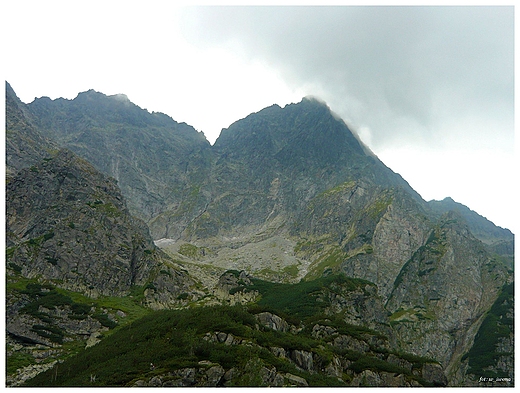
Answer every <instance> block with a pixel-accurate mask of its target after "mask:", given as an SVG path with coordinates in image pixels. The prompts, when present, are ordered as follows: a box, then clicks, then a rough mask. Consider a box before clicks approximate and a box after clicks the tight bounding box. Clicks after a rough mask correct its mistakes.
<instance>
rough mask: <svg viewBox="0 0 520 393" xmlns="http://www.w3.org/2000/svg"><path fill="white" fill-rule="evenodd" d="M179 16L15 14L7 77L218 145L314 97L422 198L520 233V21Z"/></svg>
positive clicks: (456, 11)
mask: <svg viewBox="0 0 520 393" xmlns="http://www.w3.org/2000/svg"><path fill="white" fill-rule="evenodd" d="M169 3H171V2H167V1H164V2H159V1H154V0H147V1H146V2H144V1H139V2H137V1H124V2H123V1H110V0H103V1H95V0H90V1H24V0H17V1H14V0H10V1H4V2H3V3H2V14H3V16H4V20H3V23H2V24H3V29H4V31H3V33H2V37H3V38H2V39H3V41H4V45H3V46H4V48H3V49H2V50H3V51H4V60H3V61H2V62H3V63H4V64H3V67H4V70H5V79H6V80H7V81H8V82H9V83H10V84H11V86H12V87H13V89H14V90H15V92H16V93H17V94H18V96H19V97H20V99H21V100H22V101H24V102H26V103H28V102H31V101H32V100H33V99H34V98H35V97H41V96H48V97H51V98H58V97H64V98H69V99H72V98H74V97H76V96H77V94H78V93H79V92H82V91H86V90H88V89H95V90H97V91H100V92H102V93H105V94H107V95H111V94H118V93H123V94H126V95H127V96H128V98H129V99H130V100H131V101H133V102H134V103H135V104H137V105H139V106H140V107H142V108H146V109H148V110H149V111H150V112H151V111H160V112H164V113H166V114H168V115H170V116H171V117H173V118H174V119H175V120H177V121H179V122H186V123H188V124H190V125H192V126H194V127H195V128H196V129H198V130H199V131H203V132H204V134H205V135H206V137H207V138H208V140H209V141H210V142H211V143H213V142H214V141H215V139H216V138H217V137H218V135H219V133H220V130H221V129H222V128H226V127H228V126H229V125H230V124H231V123H232V122H234V121H236V120H238V119H241V118H243V117H245V116H247V115H248V114H249V113H251V112H256V111H259V110H260V109H262V108H264V107H266V106H269V105H272V104H274V103H277V104H279V105H281V106H283V105H285V104H288V103H291V102H299V101H300V100H301V98H302V97H304V96H306V95H314V96H317V97H319V98H321V99H322V100H324V101H325V102H327V104H328V105H329V106H330V107H331V109H332V110H333V111H334V112H336V113H337V114H338V115H340V116H341V117H342V118H343V119H344V120H345V122H346V123H347V124H348V125H349V126H350V127H351V129H352V130H353V131H355V132H357V133H358V134H359V135H360V137H361V138H362V140H363V141H364V142H365V143H366V144H367V145H368V146H369V147H370V148H371V149H372V150H373V151H374V152H375V153H376V154H377V155H378V156H379V158H380V159H382V160H383V162H384V163H385V164H387V165H388V166H389V167H390V168H392V169H393V170H394V171H396V172H398V173H400V174H401V175H402V176H403V177H404V178H405V179H406V180H407V181H408V182H409V183H410V184H411V186H412V187H413V188H415V189H416V190H417V191H418V192H419V193H420V194H421V195H422V196H423V198H424V199H426V200H431V199H443V198H444V197H446V196H451V197H452V198H453V199H455V200H456V201H458V202H461V203H464V204H465V205H467V206H468V207H470V208H471V209H473V210H475V211H477V212H478V213H480V214H482V215H483V216H485V217H487V218H489V219H490V220H492V221H493V222H495V224H497V225H500V226H502V227H508V228H510V229H512V230H513V231H515V229H516V227H515V226H516V218H517V217H516V204H517V201H518V199H517V197H518V195H517V193H516V188H518V172H517V171H516V168H517V167H516V165H515V164H516V161H515V155H514V144H515V142H514V141H515V140H514V8H513V7H511V6H506V7H355V6H336V7H280V6H275V7H183V8H177V7H173V6H171V5H168V4H169ZM513 212H515V214H513Z"/></svg>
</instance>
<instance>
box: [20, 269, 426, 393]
mask: <svg viewBox="0 0 520 393" xmlns="http://www.w3.org/2000/svg"><path fill="white" fill-rule="evenodd" d="M228 273H232V274H235V275H238V274H239V272H238V271H229V272H228ZM242 284H244V283H242ZM366 285H372V284H370V283H369V282H367V281H364V280H360V279H352V278H348V277H346V276H344V275H330V276H327V277H321V278H320V279H317V280H313V281H301V282H300V283H297V284H279V283H272V282H267V281H263V280H258V279H253V280H252V284H251V285H243V286H244V290H256V291H258V292H259V293H260V295H261V297H260V299H259V301H258V302H257V303H253V304H249V305H247V306H212V307H194V308H189V309H183V310H163V311H156V312H148V313H147V314H146V315H144V316H142V318H140V319H137V320H136V319H134V320H133V322H131V323H126V324H125V325H124V326H123V325H121V326H118V327H117V328H115V329H113V330H112V333H111V334H109V335H107V336H106V337H105V338H104V339H103V340H102V341H101V342H100V343H98V344H97V345H95V346H93V347H90V348H88V349H86V350H83V351H81V352H79V353H77V354H76V355H74V356H71V357H69V358H67V359H66V360H65V361H64V362H63V363H60V364H59V365H58V366H57V368H54V369H52V370H49V371H47V372H45V373H42V374H40V375H38V376H36V377H35V378H34V379H32V380H30V381H28V382H27V383H26V385H27V386H132V385H133V384H134V383H135V381H137V380H138V379H145V380H148V379H150V378H151V377H153V376H154V375H161V378H164V376H165V375H170V376H171V378H175V377H174V374H171V373H172V372H173V371H175V370H180V369H185V368H188V367H192V368H198V369H200V368H201V367H202V368H204V367H206V368H207V367H210V366H209V365H210V364H217V363H218V364H220V365H221V366H222V367H223V368H224V369H225V370H229V369H231V368H234V369H235V370H236V372H237V373H238V376H237V377H236V378H233V379H232V383H233V384H234V386H260V385H261V384H262V383H265V382H262V379H261V378H260V373H259V371H260V369H262V367H267V368H270V367H273V366H274V367H276V370H277V372H279V373H282V374H283V373H291V374H293V375H296V376H299V377H301V378H304V379H305V380H306V381H307V382H308V383H309V385H310V386H341V385H344V384H345V383H344V382H342V381H341V380H338V379H337V378H332V377H329V376H326V375H325V374H323V373H319V372H318V373H316V372H309V371H305V370H302V369H301V368H298V367H296V365H295V363H293V362H292V361H290V360H289V359H288V358H284V357H277V356H275V355H274V354H273V353H272V352H271V351H270V350H269V348H272V347H280V348H284V349H285V350H286V351H292V350H299V351H307V352H310V353H313V354H314V355H313V358H314V362H315V366H316V367H318V368H319V369H323V368H325V367H327V365H328V364H329V363H330V362H331V361H332V359H333V358H334V356H344V357H345V358H347V359H349V360H351V361H352V363H351V365H350V366H349V368H350V370H352V371H354V372H360V371H363V370H367V369H370V370H374V371H387V372H395V373H401V374H404V375H406V378H409V379H415V380H417V381H419V382H420V383H422V384H423V385H424V384H426V382H425V381H423V380H421V379H420V378H419V377H417V376H415V375H414V374H412V373H411V372H410V371H409V370H407V369H404V368H400V367H398V366H396V365H394V364H392V363H390V362H387V361H386V358H387V356H388V355H389V353H391V352H390V351H388V350H386V349H381V348H376V347H373V346H372V345H369V346H370V350H371V351H372V352H371V353H370V354H369V353H360V352H355V351H351V350H345V349H339V348H337V347H334V346H332V345H331V344H332V342H333V340H334V337H337V336H338V335H348V336H351V337H354V338H356V339H358V340H364V341H366V342H372V341H373V340H372V338H374V337H376V338H378V339H381V340H383V341H386V340H387V338H386V337H385V336H384V335H382V334H380V333H378V332H376V331H373V330H371V329H368V328H366V327H362V326H355V325H350V324H348V323H345V321H344V319H343V317H342V315H341V314H334V315H326V314H325V312H326V308H327V306H329V305H330V302H329V300H328V296H327V294H328V293H335V292H338V291H341V292H344V291H353V290H356V289H359V288H364V287H365V286H366ZM142 290H143V288H142V287H139V288H137V287H136V288H134V292H133V295H132V296H135V295H138V294H140V293H141V291H142ZM24 291H25V293H27V294H29V295H30V296H34V297H36V298H37V299H38V301H42V300H41V299H40V298H41V297H42V296H43V298H46V297H47V296H50V295H48V294H49V293H54V295H53V298H54V300H52V301H51V299H52V298H49V299H47V300H46V302H48V303H55V304H57V303H59V304H65V303H66V304H68V306H69V307H70V315H71V316H72V317H73V318H77V319H81V318H84V317H86V316H88V315H90V316H91V317H93V318H98V317H99V315H98V314H97V313H98V311H94V310H99V304H104V305H105V306H106V305H107V303H109V299H108V298H102V299H96V306H94V305H93V304H92V303H90V304H87V303H85V302H84V300H85V299H86V298H85V299H82V298H81V295H78V296H76V297H74V300H72V298H71V297H70V296H66V295H65V294H60V293H58V292H56V290H55V289H54V288H53V287H52V286H51V285H40V286H38V285H26V286H25V289H24ZM45 293H47V295H42V294H45ZM56 295H58V296H56ZM59 295H61V296H59ZM123 299H125V298H123ZM128 299H133V298H131V297H127V298H126V300H127V301H128ZM92 307H93V308H92ZM118 308H119V309H123V308H125V307H121V306H120V307H118ZM130 309H131V307H130ZM127 310H129V309H128V308H127ZM264 311H270V312H273V313H276V314H277V315H279V316H281V317H282V318H284V319H285V320H286V321H287V322H289V323H290V324H293V325H295V326H297V327H300V329H299V330H298V332H294V331H293V332H281V331H275V330H271V329H269V328H266V327H263V326H262V325H260V324H259V323H258V321H257V318H256V317H255V315H256V314H258V313H260V312H264ZM101 315H105V316H106V314H101ZM316 324H319V325H324V326H328V327H331V328H333V331H334V333H333V334H330V335H328V336H326V337H324V338H321V339H320V338H316V337H315V336H314V335H313V326H315V325H316ZM33 329H34V330H35V331H38V332H39V334H40V333H41V334H45V335H48V336H51V335H53V334H54V335H56V340H57V337H58V336H60V334H61V333H62V332H60V331H59V330H56V329H52V328H49V327H48V326H44V325H42V326H34V327H33ZM219 332H220V333H226V334H231V335H232V336H233V337H234V340H235V344H234V345H227V344H224V343H222V342H220V341H219V340H217V339H216V336H215V334H216V333H219ZM212 335H213V337H214V338H213V339H211V337H212ZM396 355H397V356H398V357H400V358H402V359H405V360H408V361H410V362H411V363H413V364H414V367H419V365H422V364H424V362H426V361H428V360H427V359H424V358H419V357H414V355H408V354H396ZM18 357H19V358H17V359H15V360H16V362H18V363H20V362H25V363H27V362H29V361H30V359H29V358H24V357H23V356H22V355H18ZM201 361H206V363H204V362H203V363H200V362H201ZM207 362H209V363H207ZM150 363H153V364H154V365H155V367H154V368H153V369H151V368H150ZM11 367H14V366H11ZM255 370H256V371H255ZM92 375H95V376H96V378H95V380H93V379H91V376H92ZM349 378H350V377H346V378H344V379H345V380H346V381H347V380H348V379H349ZM163 380H164V379H163Z"/></svg>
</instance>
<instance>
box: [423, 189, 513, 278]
mask: <svg viewBox="0 0 520 393" xmlns="http://www.w3.org/2000/svg"><path fill="white" fill-rule="evenodd" d="M428 206H429V207H430V209H431V210H432V211H433V212H434V213H435V214H438V215H439V216H440V215H442V214H445V213H447V212H448V211H453V212H456V213H458V214H459V215H460V216H461V217H462V218H464V220H465V222H466V223H467V224H468V227H469V229H470V230H471V233H473V235H474V236H475V237H476V238H477V239H479V240H481V241H482V242H483V243H484V244H485V245H486V247H487V249H488V250H489V251H490V252H491V253H495V254H498V255H500V256H502V257H503V258H505V262H506V264H507V265H508V266H509V267H510V268H511V269H512V268H513V266H514V263H513V260H514V252H515V245H514V235H513V234H512V233H511V231H510V230H509V229H506V228H500V227H497V226H496V225H495V224H493V223H492V222H491V221H489V220H488V219H486V218H485V217H482V216H481V215H480V214H478V213H477V212H474V211H473V210H471V209H469V208H468V207H467V206H464V205H463V204H461V203H458V202H455V201H454V200H453V199H451V198H445V199H443V200H442V201H429V202H428Z"/></svg>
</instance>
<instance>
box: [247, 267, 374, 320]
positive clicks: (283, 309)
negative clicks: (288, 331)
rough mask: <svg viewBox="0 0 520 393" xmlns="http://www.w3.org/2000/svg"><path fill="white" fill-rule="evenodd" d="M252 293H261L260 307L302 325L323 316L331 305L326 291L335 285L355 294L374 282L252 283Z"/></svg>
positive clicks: (331, 279)
mask: <svg viewBox="0 0 520 393" xmlns="http://www.w3.org/2000/svg"><path fill="white" fill-rule="evenodd" d="M252 282H253V285H251V286H248V287H247V289H249V290H257V291H258V292H259V293H260V295H261V298H260V300H259V301H258V306H262V307H264V308H265V309H266V310H271V311H273V312H275V313H277V314H279V315H287V316H288V318H292V319H294V318H297V319H299V320H300V321H301V320H303V319H305V318H307V317H311V316H314V315H316V314H322V313H323V312H324V310H325V308H326V307H328V306H329V305H330V304H329V302H328V301H326V300H325V299H323V293H324V291H325V290H332V288H334V286H335V285H341V286H342V288H344V289H345V290H347V291H354V290H356V289H358V288H360V287H364V286H365V285H373V284H371V283H370V282H368V281H366V280H362V279H358V278H350V277H347V276H345V275H342V274H338V275H330V276H326V277H321V278H319V279H316V280H312V281H300V282H299V283H297V284H282V283H273V282H269V281H263V280H258V279H252Z"/></svg>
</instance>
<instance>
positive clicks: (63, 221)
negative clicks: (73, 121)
mask: <svg viewBox="0 0 520 393" xmlns="http://www.w3.org/2000/svg"><path fill="white" fill-rule="evenodd" d="M6 195H7V200H6V208H7V228H6V229H7V236H8V237H7V240H8V244H7V245H8V250H7V252H8V255H9V263H11V264H13V266H14V265H16V266H19V267H20V269H21V273H22V274H23V275H24V276H25V277H36V276H37V275H42V276H44V277H46V278H49V279H56V280H58V279H59V280H62V281H63V283H64V285H66V286H67V287H69V288H70V289H75V290H79V291H89V290H92V291H93V293H98V294H104V295H108V294H112V295H120V294H124V293H127V292H128V290H129V288H130V287H131V286H132V285H142V284H143V283H145V282H146V280H147V278H148V276H149V275H150V273H151V271H152V270H153V269H154V268H156V267H157V265H158V263H157V261H154V258H153V257H152V255H153V253H154V248H155V247H154V245H153V242H152V241H151V238H150V236H149V234H148V230H147V228H146V226H145V225H144V223H142V222H139V221H137V220H135V219H133V218H132V217H131V216H130V215H129V214H128V211H127V209H126V206H125V204H124V202H123V197H122V196H121V193H120V192H119V190H118V188H117V186H116V184H115V182H114V180H113V179H109V178H108V177H106V176H104V175H101V174H100V173H99V172H97V171H96V170H95V169H94V168H93V167H92V166H91V165H90V164H88V163H87V162H85V161H84V160H83V159H80V158H78V157H75V156H74V155H73V154H72V153H69V152H66V151H60V152H58V153H57V154H56V155H55V156H53V157H51V158H48V159H45V160H44V161H43V162H42V163H41V164H40V165H34V166H31V167H30V168H28V169H23V170H21V171H20V172H19V173H18V174H16V175H15V176H13V177H12V178H11V179H10V180H9V181H8V183H7V187H6Z"/></svg>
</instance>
